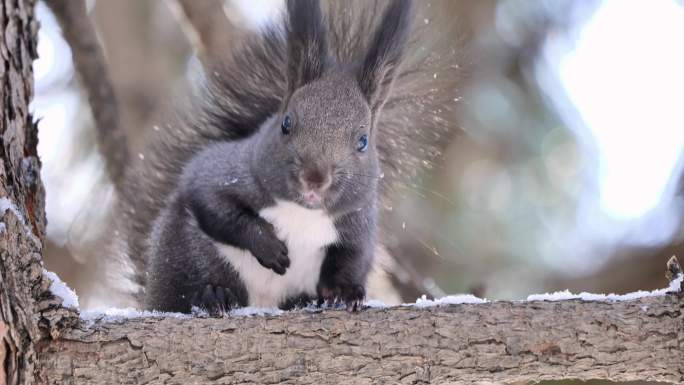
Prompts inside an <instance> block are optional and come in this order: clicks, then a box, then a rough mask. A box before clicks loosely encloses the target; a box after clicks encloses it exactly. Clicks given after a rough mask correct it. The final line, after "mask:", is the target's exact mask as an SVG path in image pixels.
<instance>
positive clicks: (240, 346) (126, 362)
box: [40, 258, 684, 384]
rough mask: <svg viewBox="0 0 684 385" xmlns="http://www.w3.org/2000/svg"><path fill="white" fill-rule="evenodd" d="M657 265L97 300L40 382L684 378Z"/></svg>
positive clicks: (671, 304)
mask: <svg viewBox="0 0 684 385" xmlns="http://www.w3.org/2000/svg"><path fill="white" fill-rule="evenodd" d="M668 271H670V272H671V274H670V279H671V282H670V286H669V287H668V288H667V289H663V290H658V291H653V292H638V293H633V294H628V295H623V296H616V295H595V294H592V295H588V294H580V295H572V296H568V295H566V294H565V293H562V294H560V295H559V294H554V295H539V296H531V299H532V300H530V301H485V300H481V299H478V298H475V297H472V296H451V297H446V298H444V299H441V300H432V301H431V300H427V299H421V300H419V301H418V302H417V303H415V304H405V305H402V306H398V307H384V306H382V305H381V304H379V303H377V302H370V303H369V304H370V305H373V306H369V307H366V308H365V309H363V310H362V311H359V312H357V313H349V312H347V311H344V310H321V309H316V308H308V309H304V310H299V311H291V312H268V311H261V312H259V311H258V309H242V310H241V311H240V312H234V313H232V314H229V315H226V316H225V317H223V318H207V317H192V316H187V315H165V314H160V313H149V312H147V313H141V312H136V311H133V310H123V311H118V312H117V311H116V310H114V309H109V310H107V311H105V312H104V313H101V314H98V313H92V312H90V313H84V315H85V317H84V315H82V317H83V318H87V319H86V320H83V321H81V326H80V327H78V328H74V329H69V330H65V331H64V333H63V334H62V336H61V337H60V338H58V339H56V340H54V341H52V343H50V344H47V345H45V347H44V349H43V350H42V351H41V353H40V359H41V360H42V361H43V363H44V364H46V368H48V369H47V370H46V372H45V375H46V376H47V378H48V379H49V382H50V383H67V382H68V383H75V384H79V383H83V384H86V383H87V384H105V383H112V382H121V381H123V382H125V383H148V382H150V383H209V382H216V383H224V382H225V383H243V382H244V383H297V384H300V383H301V384H307V383H311V384H336V383H341V382H345V383H377V382H378V381H381V380H382V381H385V382H386V383H417V382H425V383H430V382H432V383H440V384H441V383H472V382H479V381H494V382H499V381H500V382H507V383H508V382H518V381H539V380H560V379H581V380H589V379H605V380H611V381H633V380H648V381H664V382H671V383H684V359H683V358H684V357H683V353H682V343H684V297H683V295H682V292H681V291H680V289H681V285H682V280H683V279H684V278H683V276H682V273H681V268H680V267H679V264H678V263H677V261H676V259H674V258H673V259H672V260H671V261H670V263H669V264H668ZM563 297H569V298H567V299H565V298H563ZM262 310H263V309H262ZM91 353H92V354H91ZM95 353H97V354H95Z"/></svg>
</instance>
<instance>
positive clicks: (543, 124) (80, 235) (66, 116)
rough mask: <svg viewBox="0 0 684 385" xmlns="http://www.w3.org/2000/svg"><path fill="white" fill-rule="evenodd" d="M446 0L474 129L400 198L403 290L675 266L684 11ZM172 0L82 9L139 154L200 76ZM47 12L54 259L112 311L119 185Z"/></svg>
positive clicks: (261, 10) (543, 282)
mask: <svg viewBox="0 0 684 385" xmlns="http://www.w3.org/2000/svg"><path fill="white" fill-rule="evenodd" d="M448 4H449V5H448V6H447V7H445V10H444V12H450V13H451V14H453V17H452V19H453V22H454V23H457V24H458V25H459V28H460V29H461V30H462V32H461V34H460V35H459V36H454V37H453V38H454V39H457V40H458V41H460V42H461V43H462V52H461V55H460V57H461V59H460V60H461V61H460V62H459V63H456V64H458V65H459V66H460V67H461V68H462V82H461V86H460V89H459V90H458V95H459V96H458V97H457V98H455V99H454V103H456V104H457V105H458V113H457V114H455V115H454V116H453V119H457V120H458V121H459V124H460V126H461V127H462V131H461V132H459V133H458V134H457V135H456V136H455V137H454V138H453V141H452V144H451V145H450V146H449V149H448V151H447V152H446V153H445V154H444V159H443V164H439V165H435V167H434V168H433V169H432V172H431V173H430V174H429V175H423V176H422V178H421V179H420V180H416V184H415V185H414V186H409V187H407V188H406V189H404V191H403V194H402V195H403V198H402V200H401V201H400V202H399V203H400V204H398V205H397V206H396V207H393V208H392V212H393V213H394V219H393V222H394V224H395V227H396V232H395V238H396V239H395V242H394V243H393V244H391V245H390V246H391V247H390V252H391V253H392V254H393V255H394V256H395V258H396V259H397V260H398V261H400V262H401V264H402V266H403V267H404V268H403V270H402V271H403V272H404V273H405V274H404V276H400V277H398V280H397V284H398V286H399V287H400V288H401V290H402V295H403V297H404V298H403V299H404V300H405V301H413V300H415V298H416V296H418V295H420V294H422V293H421V292H424V293H425V294H428V295H429V296H441V295H443V294H444V293H466V292H471V293H474V294H476V295H478V296H482V297H487V298H489V299H522V298H525V297H526V296H527V295H528V294H530V293H536V292H545V291H555V290H563V289H566V288H567V289H570V290H571V291H575V292H579V291H590V292H616V293H624V292H629V291H634V290H638V289H654V288H658V287H662V286H664V285H665V284H664V282H665V281H664V278H663V266H664V264H665V262H666V261H667V259H668V258H669V257H670V256H672V255H674V254H677V255H679V256H680V257H681V256H682V255H684V205H683V204H684V202H683V198H684V109H682V107H681V103H682V90H684V72H682V70H681V69H682V68H684V51H683V50H682V49H681V43H682V37H683V36H684V3H682V2H681V1H674V0H657V1H649V2H645V1H631V0H630V1H618V0H613V1H605V2H597V1H582V2H577V1H524V0H517V1H516V0H502V1H474V0H473V1H453V2H451V3H448ZM174 6H175V2H166V1H161V0H145V1H140V0H125V1H124V0H117V1H89V2H88V7H89V12H90V15H91V17H92V19H93V21H94V24H95V27H96V29H97V31H98V33H99V38H100V40H101V42H102V44H103V46H104V50H105V54H106V56H107V61H108V64H109V66H110V68H109V69H110V74H111V76H112V79H113V82H114V86H115V89H116V91H117V93H118V97H119V98H120V100H119V102H120V110H121V113H122V116H121V119H122V127H124V128H125V129H126V131H127V135H128V137H129V138H130V141H131V143H132V145H133V151H132V153H133V154H135V155H136V158H138V159H140V160H141V161H144V150H143V149H142V143H143V142H144V139H145V137H146V134H147V133H149V132H151V131H152V130H153V129H154V127H155V126H158V125H159V124H161V123H160V122H162V119H161V116H163V114H164V111H165V110H166V109H167V108H168V107H169V106H170V105H171V104H173V101H174V98H173V95H178V94H183V93H184V92H185V90H187V87H189V85H188V84H191V79H193V77H196V76H198V75H197V74H198V72H199V71H201V64H200V62H199V60H198V59H197V57H196V56H195V53H194V52H193V45H192V42H191V39H192V35H190V34H188V33H187V31H186V30H184V28H183V21H182V20H180V19H181V17H180V12H179V10H177V9H174ZM279 6H280V3H279V1H277V0H260V1H255V0H244V1H227V2H226V7H225V11H226V13H227V15H228V16H229V17H231V18H232V19H234V20H236V21H237V22H239V23H242V24H243V25H244V26H245V27H246V28H259V26H260V25H262V24H263V23H268V22H271V20H273V18H274V17H277V15H278V9H279ZM37 14H38V19H39V21H40V23H41V28H40V36H39V46H38V53H39V55H40V59H39V60H38V61H36V62H35V64H34V69H35V75H36V97H35V100H34V102H33V111H34V115H35V116H36V117H38V118H40V119H41V121H40V125H39V127H40V134H39V135H40V137H39V140H40V142H39V148H38V149H39V153H40V156H41V159H42V162H43V168H42V173H43V180H44V182H45V185H46V189H47V217H48V228H47V232H48V242H47V246H46V250H45V253H44V254H45V263H46V265H47V266H46V267H47V269H48V270H51V271H54V272H56V273H57V274H58V275H59V276H60V277H62V278H63V279H64V280H65V281H66V282H67V283H68V284H69V286H71V287H73V288H75V290H76V292H77V293H78V294H79V297H80V298H81V301H80V302H81V306H82V307H84V308H89V307H90V308H92V307H98V306H106V305H108V297H107V295H106V294H104V292H103V291H100V290H98V282H97V281H98V279H99V278H98V274H96V272H97V271H98V270H99V269H101V262H102V261H101V259H102V257H103V255H102V245H101V243H100V241H99V234H103V233H104V234H106V233H107V231H108V229H106V228H97V227H96V226H95V224H99V223H106V222H105V221H103V220H101V219H102V218H104V216H105V215H106V214H107V211H108V210H109V209H110V206H109V204H110V203H111V198H112V194H113V189H112V188H111V186H110V185H108V182H107V181H106V177H105V173H104V169H103V162H102V160H101V158H100V156H99V154H98V153H97V151H96V146H95V133H94V129H93V121H92V117H91V115H90V108H89V105H88V102H87V99H86V98H85V97H84V92H83V90H82V89H81V88H80V86H79V84H78V81H77V79H76V78H75V74H74V69H73V66H72V62H71V56H70V50H69V47H68V46H67V44H66V43H65V42H64V40H63V39H62V37H61V34H60V31H59V27H58V26H57V23H56V21H55V20H54V18H53V16H52V15H51V14H50V11H49V10H48V8H47V7H45V6H44V4H42V3H39V5H38V13H37ZM420 22H424V23H429V22H430V20H429V19H425V20H422V21H420ZM188 79H190V81H188Z"/></svg>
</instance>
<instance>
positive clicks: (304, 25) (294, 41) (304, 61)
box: [287, 0, 327, 93]
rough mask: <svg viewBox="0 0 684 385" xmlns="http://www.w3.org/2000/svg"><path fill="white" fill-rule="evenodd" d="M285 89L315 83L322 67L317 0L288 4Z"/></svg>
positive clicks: (324, 45)
mask: <svg viewBox="0 0 684 385" xmlns="http://www.w3.org/2000/svg"><path fill="white" fill-rule="evenodd" d="M287 15H288V20H287V69H288V74H287V75H288V88H289V92H290V93H292V92H294V91H295V90H297V88H299V87H301V86H303V85H305V84H307V83H309V82H311V81H313V80H316V79H318V78H319V77H320V76H321V75H322V73H323V69H324V66H325V60H326V57H327V43H326V38H325V28H324V26H323V16H322V13H321V6H320V3H319V0H287Z"/></svg>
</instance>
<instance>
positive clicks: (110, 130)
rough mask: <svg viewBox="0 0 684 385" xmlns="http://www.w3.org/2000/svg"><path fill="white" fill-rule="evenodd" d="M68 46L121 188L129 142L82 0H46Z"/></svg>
mask: <svg viewBox="0 0 684 385" xmlns="http://www.w3.org/2000/svg"><path fill="white" fill-rule="evenodd" d="M46 4H47V5H48V6H49V7H50V9H51V10H52V12H53V13H54V14H55V17H56V18H57V21H58V22H59V25H60V27H61V28H62V33H63V34H64V38H65V40H66V41H67V42H68V43H69V46H70V47H71V51H72V55H73V60H74V65H75V67H76V71H77V73H78V75H79V76H80V78H81V82H82V83H83V88H84V89H85V90H86V93H87V94H88V100H89V102H90V107H91V109H92V112H93V117H94V119H95V125H96V129H97V141H98V145H99V148H100V152H101V154H102V156H103V157H104V160H105V167H106V169H107V173H108V175H109V177H110V179H111V181H112V183H113V184H114V186H115V187H117V188H118V187H120V185H121V183H122V181H123V176H124V173H125V171H126V167H127V165H128V160H129V155H128V152H129V148H128V141H127V138H126V134H125V132H124V130H122V129H121V127H120V126H119V108H118V102H117V98H116V95H115V92H114V88H113V87H112V82H111V80H110V77H109V72H108V70H107V62H106V60H105V57H104V53H103V52H102V48H101V47H100V44H99V42H98V40H97V34H96V33H95V29H94V28H93V26H92V24H91V22H90V19H89V18H88V14H87V12H86V7H85V2H84V1H83V0H46Z"/></svg>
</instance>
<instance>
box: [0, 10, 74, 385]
mask: <svg viewBox="0 0 684 385" xmlns="http://www.w3.org/2000/svg"><path fill="white" fill-rule="evenodd" d="M37 30H38V24H37V22H36V20H35V17H34V2H33V1H30V0H0V102H1V103H2V104H0V359H1V361H0V363H2V365H1V366H0V384H3V385H4V384H9V385H14V384H17V385H18V384H21V385H24V384H34V383H37V381H39V377H37V376H36V373H39V372H40V371H39V370H38V368H39V365H40V363H39V361H38V360H37V356H36V351H35V347H36V344H37V343H38V342H39V341H41V340H44V339H46V338H51V337H56V336H58V335H59V330H60V329H62V328H66V327H69V326H70V325H72V324H73V323H75V321H76V320H77V318H76V315H75V314H74V313H71V312H70V311H68V310H65V309H60V308H59V303H60V302H59V301H58V300H57V299H56V298H54V297H53V296H52V294H50V292H49V290H48V288H49V281H47V280H46V279H44V278H43V274H42V272H43V267H42V258H41V254H40V253H41V248H42V240H43V238H44V236H45V193H44V190H43V185H42V183H41V180H40V161H39V159H38V155H37V153H36V145H37V141H38V139H37V135H38V132H37V127H36V123H35V122H34V121H33V117H32V116H31V114H30V113H29V108H28V105H29V102H30V101H31V98H32V96H33V71H32V67H31V64H32V62H33V60H34V59H35V58H36V41H37Z"/></svg>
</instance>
